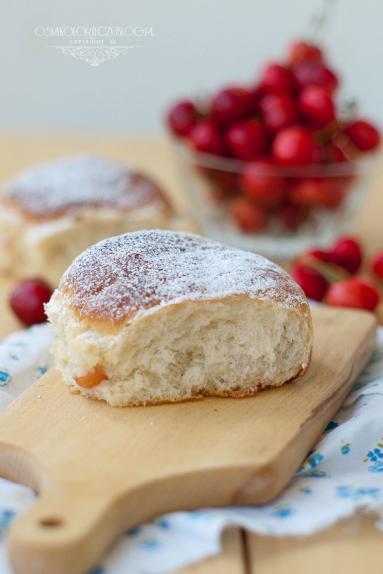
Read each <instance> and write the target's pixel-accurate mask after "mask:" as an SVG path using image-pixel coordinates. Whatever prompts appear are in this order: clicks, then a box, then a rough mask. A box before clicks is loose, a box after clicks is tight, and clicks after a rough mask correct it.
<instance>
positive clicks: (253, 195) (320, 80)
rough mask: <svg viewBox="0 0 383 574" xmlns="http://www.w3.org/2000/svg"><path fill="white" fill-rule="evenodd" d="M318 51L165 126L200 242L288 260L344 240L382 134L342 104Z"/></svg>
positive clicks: (178, 113)
mask: <svg viewBox="0 0 383 574" xmlns="http://www.w3.org/2000/svg"><path fill="white" fill-rule="evenodd" d="M339 83H340V82H339V78H338V75H337V74H336V73H335V72H334V71H333V70H332V69H331V68H330V67H329V65H328V63H327V59H326V57H325V54H324V52H323V50H322V49H321V48H320V47H319V46H316V45H314V44H311V43H308V42H304V41H299V42H295V43H294V44H293V45H292V46H291V47H290V50H289V52H288V54H287V57H286V59H285V60H283V61H282V62H273V63H270V64H268V65H266V66H265V68H264V69H263V70H262V72H261V74H260V77H259V79H258V81H257V82H256V83H255V84H253V85H247V86H242V85H237V84H236V85H229V86H227V87H225V88H223V89H221V90H219V91H218V92H217V93H215V94H213V95H212V97H210V98H204V99H201V98H200V99H195V100H182V101H178V102H176V103H175V104H174V105H172V106H171V107H170V109H169V110H168V112H167V116H166V121H167V126H168V128H169V131H170V133H171V134H172V136H173V137H172V141H173V142H174V144H175V151H176V157H177V160H178V165H179V171H180V175H181V178H182V183H183V186H184V188H185V191H186V193H187V195H188V197H189V200H190V207H191V211H192V215H193V216H194V219H195V221H196V223H197V225H198V226H199V227H200V229H201V231H202V232H203V233H205V234H206V235H209V236H211V237H214V238H216V239H218V240H220V241H224V242H226V243H230V244H232V245H235V246H237V247H240V248H243V249H249V250H256V251H258V252H260V253H263V254H265V255H267V256H269V257H273V258H278V259H291V258H294V257H296V256H297V255H298V254H299V253H301V252H302V251H303V250H305V249H308V248H309V247H310V246H312V245H313V244H315V245H318V246H326V245H329V244H330V243H331V242H332V241H333V240H334V238H336V237H337V236H339V235H340V234H343V233H345V232H347V231H348V229H349V226H350V224H351V223H352V219H353V217H354V215H355V214H356V212H357V209H358V207H359V205H360V201H361V199H362V198H363V195H364V192H365V191H366V188H367V183H366V178H368V176H369V174H370V173H371V158H372V156H373V152H375V151H376V150H377V148H378V147H379V143H380V134H379V131H378V129H377V128H376V127H375V126H374V125H373V124H372V123H371V122H370V121H367V120H366V119H364V118H361V117H359V116H358V114H357V112H356V106H355V105H353V106H350V105H348V106H344V105H343V107H342V106H341V105H339V103H338V102H337V90H338V88H339Z"/></svg>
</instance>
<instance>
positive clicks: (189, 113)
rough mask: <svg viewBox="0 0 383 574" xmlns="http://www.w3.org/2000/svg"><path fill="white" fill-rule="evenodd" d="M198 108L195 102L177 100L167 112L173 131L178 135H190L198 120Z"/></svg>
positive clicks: (169, 124)
mask: <svg viewBox="0 0 383 574" xmlns="http://www.w3.org/2000/svg"><path fill="white" fill-rule="evenodd" d="M197 117H198V114H197V109H196V107H195V105H194V104H193V102H190V101H188V100H184V101H182V102H177V103H176V104H174V106H172V107H171V108H170V109H169V111H168V113H167V122H168V126H169V128H170V129H171V131H172V132H173V133H174V134H175V135H177V136H187V135H189V133H190V131H191V129H192V127H193V126H194V125H195V123H196V121H197Z"/></svg>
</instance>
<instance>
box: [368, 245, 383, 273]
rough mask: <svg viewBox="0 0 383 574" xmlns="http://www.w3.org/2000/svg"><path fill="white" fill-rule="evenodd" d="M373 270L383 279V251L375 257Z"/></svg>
mask: <svg viewBox="0 0 383 574" xmlns="http://www.w3.org/2000/svg"><path fill="white" fill-rule="evenodd" d="M371 270H372V272H373V273H374V275H376V276H377V277H379V279H383V251H381V252H380V253H378V255H376V256H375V257H374V259H373V261H372V264H371Z"/></svg>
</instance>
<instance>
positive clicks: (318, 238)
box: [173, 140, 374, 261]
mask: <svg viewBox="0 0 383 574" xmlns="http://www.w3.org/2000/svg"><path fill="white" fill-rule="evenodd" d="M173 144H174V150H175V156H176V158H177V164H178V170H179V174H180V177H181V184H182V185H183V187H184V190H185V192H186V195H187V198H188V201H189V204H190V211H191V214H192V217H193V219H194V221H195V223H196V225H197V226H198V228H199V229H200V232H201V233H203V234H204V235H207V236H209V237H212V238H213V239H216V240H218V241H221V242H223V243H226V244H229V245H233V246H235V247H238V248H240V249H246V250H250V251H256V252H258V253H261V254H263V255H265V256H267V257H270V258H273V259H277V260H280V261H288V260H290V259H293V258H295V257H297V256H298V255H300V254H301V253H302V252H303V251H305V250H307V249H309V248H311V247H314V246H315V247H322V248H325V247H327V246H329V245H330V244H331V243H332V242H333V241H334V239H335V238H336V237H338V236H339V235H342V234H344V233H347V232H348V231H349V230H350V228H351V227H352V224H353V220H354V218H355V215H356V214H357V212H358V210H359V208H360V205H361V201H362V199H363V198H364V196H365V195H366V191H367V189H368V185H369V182H368V179H369V177H370V175H371V171H372V167H373V163H374V158H371V157H370V158H368V159H362V160H360V159H358V160H355V161H346V162H336V163H328V164H313V165H309V166H302V167H279V166H275V165H271V164H270V165H267V164H264V165H262V168H261V172H262V173H261V175H262V176H263V175H265V176H267V178H268V180H269V181H271V182H273V178H275V181H278V182H279V185H280V182H281V181H282V182H283V197H284V199H283V200H282V203H281V204H279V205H278V207H277V208H275V207H274V208H273V209H270V208H268V209H265V208H264V206H260V211H261V215H262V218H263V223H262V225H261V229H260V228H259V227H260V226H259V225H258V226H257V227H258V229H257V230H254V229H249V228H248V226H247V225H242V224H241V222H240V221H238V217H237V218H235V217H233V216H235V213H234V212H235V210H236V209H237V208H238V203H242V204H243V203H245V204H247V205H248V200H247V201H245V202H243V201H242V202H238V198H240V197H245V194H244V192H243V173H244V169H245V168H246V166H247V165H248V164H247V163H246V162H243V161H239V160H236V159H231V158H224V157H219V156H213V155H209V154H205V153H199V152H195V151H193V150H192V149H191V148H189V147H188V146H187V145H185V144H184V143H182V142H180V141H178V140H177V141H173ZM258 169H259V168H258ZM302 189H303V191H302ZM254 203H255V204H257V200H254V199H251V205H250V207H252V205H253V204H254ZM240 208H241V209H242V218H243V217H244V220H245V223H246V217H247V216H246V209H247V208H246V207H245V206H244V205H241V206H240ZM243 211H245V213H243ZM240 215H241V214H240Z"/></svg>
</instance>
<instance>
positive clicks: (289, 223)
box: [278, 204, 309, 231]
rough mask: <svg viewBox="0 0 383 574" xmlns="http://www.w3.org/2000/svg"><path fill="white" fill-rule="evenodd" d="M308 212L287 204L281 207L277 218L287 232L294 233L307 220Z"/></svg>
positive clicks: (305, 209)
mask: <svg viewBox="0 0 383 574" xmlns="http://www.w3.org/2000/svg"><path fill="white" fill-rule="evenodd" d="M308 214H309V211H308V209H307V208H306V207H304V206H300V205H292V204H287V205H284V206H282V208H281V209H280V211H279V213H278V217H279V219H280V221H281V222H282V223H283V225H284V226H285V227H286V229H288V230H289V231H295V230H296V229H298V227H299V226H300V225H301V223H303V222H304V221H305V219H307V216H308Z"/></svg>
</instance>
